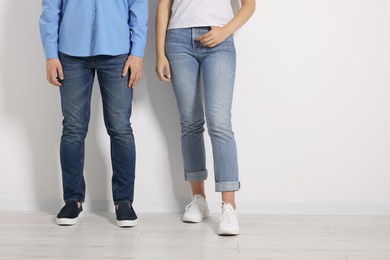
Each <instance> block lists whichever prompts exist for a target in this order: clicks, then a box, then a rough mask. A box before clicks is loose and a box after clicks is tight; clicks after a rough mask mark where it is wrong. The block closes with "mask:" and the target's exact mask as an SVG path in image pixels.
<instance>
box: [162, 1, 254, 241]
mask: <svg viewBox="0 0 390 260" xmlns="http://www.w3.org/2000/svg"><path fill="white" fill-rule="evenodd" d="M241 3H242V6H241V8H240V9H239V10H238V12H237V14H236V15H234V14H233V10H232V7H231V3H230V0H160V1H159V4H158V9H157V17H156V51H157V62H156V63H157V64H156V72H157V75H158V77H159V78H160V80H163V81H171V83H172V87H173V90H174V93H175V96H176V101H177V106H178V110H179V114H180V122H181V129H182V131H181V132H182V137H181V142H182V154H183V164H184V175H185V180H186V181H189V182H190V184H191V189H192V194H193V199H192V202H191V203H190V204H189V205H188V206H187V207H186V210H185V213H184V216H183V221H184V222H195V223H196V222H201V221H202V220H203V219H204V218H206V217H207V216H208V214H209V210H208V206H207V202H206V196H205V191H204V180H206V179H207V176H208V172H207V169H206V160H205V147H204V141H203V132H204V123H205V117H206V121H207V127H208V133H209V135H210V138H211V143H212V148H213V159H214V177H215V190H216V191H217V192H221V193H222V215H221V219H220V223H219V227H218V231H217V232H218V234H219V235H238V234H239V232H240V231H239V225H238V219H237V214H236V210H235V208H236V205H235V192H236V191H238V190H239V189H240V181H239V178H238V163H237V148H236V142H235V138H234V134H233V131H232V125H231V107H232V100H233V89H234V79H235V68H236V52H235V47H234V42H233V33H234V32H235V31H236V30H237V29H238V28H240V27H241V26H242V25H243V24H245V22H246V21H247V20H248V19H249V18H250V17H251V16H252V14H253V12H254V9H255V0H241ZM200 79H202V83H203V86H204V89H203V91H202V90H201V87H202V84H201V80H200ZM202 94H203V96H202Z"/></svg>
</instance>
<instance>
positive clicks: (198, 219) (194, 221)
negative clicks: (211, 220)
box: [181, 212, 210, 223]
mask: <svg viewBox="0 0 390 260" xmlns="http://www.w3.org/2000/svg"><path fill="white" fill-rule="evenodd" d="M209 215H210V213H209V212H206V213H205V214H204V215H203V218H191V217H186V216H185V215H184V216H183V218H182V219H181V221H183V222H185V223H199V222H202V221H203V220H204V219H206V218H208V217H209Z"/></svg>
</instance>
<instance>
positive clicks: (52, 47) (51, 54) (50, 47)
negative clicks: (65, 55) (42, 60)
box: [44, 43, 58, 60]
mask: <svg viewBox="0 0 390 260" xmlns="http://www.w3.org/2000/svg"><path fill="white" fill-rule="evenodd" d="M44 51H45V56H46V59H47V60H48V59H56V58H58V44H57V43H47V44H46V45H45V47H44Z"/></svg>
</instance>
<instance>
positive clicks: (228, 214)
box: [220, 202, 237, 224]
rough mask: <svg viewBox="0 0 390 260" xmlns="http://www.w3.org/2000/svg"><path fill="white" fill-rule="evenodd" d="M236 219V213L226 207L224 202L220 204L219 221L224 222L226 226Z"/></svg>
mask: <svg viewBox="0 0 390 260" xmlns="http://www.w3.org/2000/svg"><path fill="white" fill-rule="evenodd" d="M236 219H237V217H236V212H235V211H234V209H233V208H231V207H227V204H226V203H225V202H222V215H221V218H220V221H222V220H226V221H227V223H228V224H230V223H232V222H235V221H236Z"/></svg>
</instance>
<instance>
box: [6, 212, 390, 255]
mask: <svg viewBox="0 0 390 260" xmlns="http://www.w3.org/2000/svg"><path fill="white" fill-rule="evenodd" d="M180 217H181V215H179V214H139V223H138V225H137V226H136V227H134V228H127V229H121V228H118V227H116V226H115V223H114V221H113V218H114V214H113V213H86V214H85V215H84V216H83V217H82V218H81V219H80V221H79V223H78V224H77V225H76V226H72V227H60V226H57V225H56V224H55V222H54V218H55V215H54V213H45V212H39V213H37V212H22V211H12V212H11V211H5V212H4V211H3V212H1V211H0V259H7V260H9V259H199V260H203V259H217V260H218V259H264V260H265V259H269V260H276V259H283V260H284V259H286V260H293V259H294V260H363V259H364V260H390V217H367V216H366V217H360V216H351V217H350V216H272V215H240V225H241V235H240V236H236V237H220V236H217V235H216V227H217V221H218V216H217V215H213V216H212V217H211V218H209V219H207V221H204V222H203V223H199V224H187V223H182V222H181V221H180Z"/></svg>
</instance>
